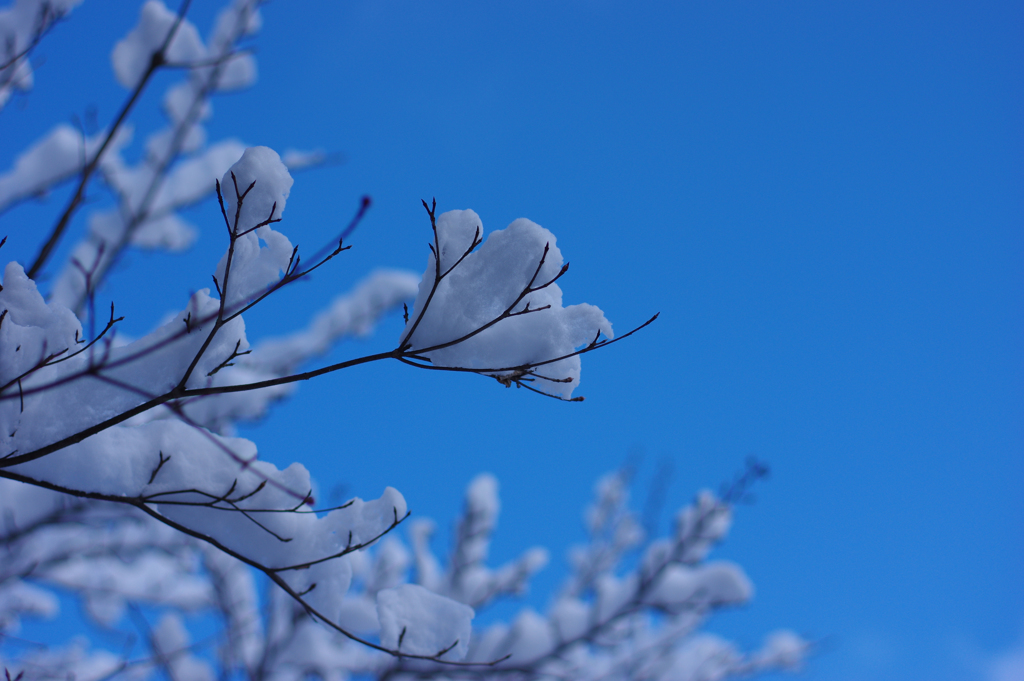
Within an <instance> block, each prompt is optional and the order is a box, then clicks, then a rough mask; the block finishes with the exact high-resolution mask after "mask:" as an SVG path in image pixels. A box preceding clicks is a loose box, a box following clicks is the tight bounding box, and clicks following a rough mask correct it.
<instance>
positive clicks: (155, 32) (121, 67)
mask: <svg viewBox="0 0 1024 681" xmlns="http://www.w3.org/2000/svg"><path fill="white" fill-rule="evenodd" d="M177 21H178V16H177V14H176V13H174V12H172V11H171V10H169V9H167V6H166V5H164V3H162V2H160V0H148V2H146V4H145V5H143V6H142V11H141V13H140V15H139V23H138V24H136V25H135V28H133V29H132V30H131V31H130V32H129V33H128V35H126V36H125V37H124V38H122V39H121V40H120V41H119V42H118V43H117V44H116V45H115V46H114V50H113V52H112V53H111V54H110V61H111V64H112V65H113V67H114V75H115V77H116V78H117V82H118V83H120V84H121V85H122V86H123V87H125V88H128V89H129V90H130V89H132V88H134V87H135V86H136V85H137V84H138V82H139V80H141V79H142V76H143V75H144V74H145V72H146V69H148V68H149V65H150V58H151V57H152V55H153V54H154V53H156V52H157V51H159V50H160V48H161V47H163V45H164V43H165V42H166V41H167V37H168V36H169V35H170V33H171V31H172V30H174V27H175V22H177ZM164 57H165V60H166V61H168V62H170V63H172V64H187V63H190V62H195V61H200V60H202V59H204V58H205V57H206V48H205V47H204V46H203V41H202V39H201V38H200V37H199V31H197V30H196V27H195V26H194V25H192V23H191V22H190V21H189V20H188V19H182V20H181V23H180V24H178V26H177V30H176V32H175V33H174V37H173V38H172V39H171V41H170V44H169V45H168V46H167V49H166V50H165V52H164Z"/></svg>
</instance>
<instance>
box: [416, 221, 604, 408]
mask: <svg viewBox="0 0 1024 681" xmlns="http://www.w3.org/2000/svg"><path fill="white" fill-rule="evenodd" d="M478 233H480V234H482V233H483V226H482V224H481V222H480V220H479V217H478V216H477V214H476V213H474V212H473V211H450V212H448V213H444V214H442V215H440V216H439V217H438V218H437V246H438V248H439V251H440V264H441V267H440V274H441V277H442V278H441V279H440V281H439V282H437V286H436V290H434V285H435V279H436V277H437V268H436V264H435V259H434V255H433V253H432V254H431V255H430V256H429V258H428V261H427V267H426V270H425V271H424V273H423V278H422V280H421V282H420V289H419V295H418V296H417V297H416V302H415V304H414V305H413V312H412V314H411V316H410V319H409V323H408V324H407V325H406V327H405V329H404V331H403V332H402V339H403V340H404V341H405V342H406V343H408V344H410V345H411V351H412V352H414V353H419V354H422V355H424V356H426V357H428V358H429V359H430V360H431V362H432V363H433V364H435V365H438V366H445V367H467V368H473V369H491V370H492V371H490V372H489V373H492V374H493V375H507V374H510V373H512V372H513V371H514V370H515V369H516V368H518V367H522V366H524V365H530V364H536V363H544V364H543V365H542V366H540V367H539V368H538V370H537V373H538V374H539V375H540V376H541V377H542V378H540V379H538V381H537V382H536V384H535V386H536V387H538V389H540V390H543V391H544V392H549V393H552V394H556V395H559V396H561V397H563V398H569V397H571V395H572V392H573V390H574V389H575V388H576V386H577V385H578V384H579V377H580V358H579V357H578V356H574V357H567V358H565V359H560V360H558V361H556V362H549V360H552V359H554V358H558V357H562V356H564V355H568V354H571V353H572V352H573V351H574V350H576V349H578V348H580V347H581V346H584V345H586V344H587V343H589V342H591V341H593V340H595V339H596V337H597V335H598V334H599V333H600V334H604V335H605V336H606V337H608V338H611V337H612V326H611V323H610V322H608V320H607V319H605V317H604V314H603V313H602V312H601V310H600V309H598V308H597V307H594V306H593V305H587V304H579V305H571V306H568V307H563V306H562V291H561V289H560V288H559V286H558V284H556V283H549V282H552V281H553V280H554V278H555V277H556V276H557V275H558V274H559V272H560V270H561V269H562V254H561V251H560V250H559V249H558V246H557V245H556V243H555V237H554V235H553V234H552V233H551V232H549V231H548V230H546V229H544V228H543V227H541V226H540V225H538V224H536V223H534V222H531V221H530V220H527V219H524V218H520V219H518V220H515V221H514V222H513V223H512V224H510V225H509V226H508V227H507V228H506V229H503V230H498V231H495V232H492V233H491V234H490V235H489V236H488V237H487V239H486V240H485V241H484V242H483V244H482V245H481V246H480V248H479V249H477V250H475V251H473V252H469V249H470V246H471V245H472V244H473V239H474V236H475V235H476V234H478ZM463 256H465V258H464V259H463V260H462V261H461V262H459V264H458V265H457V266H456V263H457V262H458V261H459V259H460V258H462V257H463ZM545 284H548V285H547V286H545ZM432 290H433V291H434V292H433V295H432V296H431V291H432ZM524 292H525V295H523V294H524ZM428 298H429V304H428V302H427V301H428ZM527 306H529V310H530V311H529V312H528V313H527V312H525V311H526V309H527ZM545 308H546V309H545ZM509 313H513V316H504V315H508V314H509ZM498 319H500V321H497V323H493V322H495V320H498ZM492 323H493V325H491V324H492ZM488 325H490V326H489V328H486V329H485V330H484V331H482V332H480V333H475V332H477V331H478V330H479V329H481V328H483V327H485V326H488ZM470 334H473V335H472V336H471V337H468V338H466V337H467V336H470ZM463 338H466V339H465V340H462V341H461V342H458V343H455V344H453V345H450V346H448V347H441V346H444V345H445V344H447V343H451V342H452V341H457V340H459V339H463Z"/></svg>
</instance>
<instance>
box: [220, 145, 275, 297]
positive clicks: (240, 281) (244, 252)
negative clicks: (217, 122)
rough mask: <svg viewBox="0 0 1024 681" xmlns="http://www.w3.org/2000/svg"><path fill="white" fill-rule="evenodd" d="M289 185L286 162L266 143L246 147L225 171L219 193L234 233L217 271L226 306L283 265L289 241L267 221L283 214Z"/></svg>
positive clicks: (260, 286) (270, 279) (258, 288)
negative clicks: (261, 243) (229, 247)
mask: <svg viewBox="0 0 1024 681" xmlns="http://www.w3.org/2000/svg"><path fill="white" fill-rule="evenodd" d="M291 187H292V176H291V175H290V174H289V173H288V168H287V167H285V165H284V163H282V162H281V157H280V156H278V155H277V152H276V151H274V150H273V149H270V148H268V147H249V148H248V149H246V150H245V153H244V154H242V158H241V159H240V160H239V161H238V162H237V163H235V164H234V165H233V166H231V168H229V169H228V171H227V172H226V173H224V177H223V178H222V179H221V193H222V195H223V197H224V208H225V211H226V213H227V218H228V222H229V229H230V230H231V231H232V233H233V234H235V235H237V238H236V239H235V242H234V248H233V249H232V250H229V252H227V253H225V254H224V256H223V257H222V258H221V261H220V264H219V265H217V275H216V276H217V280H218V281H219V282H220V283H221V287H222V290H221V293H222V295H223V296H224V300H225V302H226V304H227V305H228V307H229V308H234V307H235V306H237V305H238V304H239V303H242V302H244V301H246V300H248V299H250V298H251V297H253V296H255V295H257V294H259V293H262V292H263V291H264V290H265V289H266V288H267V287H268V286H269V285H270V284H272V283H274V282H276V281H277V280H278V279H279V278H280V276H281V274H282V273H283V272H284V271H285V270H286V269H287V267H288V263H289V261H290V259H291V257H292V244H291V242H290V241H289V240H288V237H286V236H285V235H283V234H281V233H280V232H276V231H274V229H273V228H272V227H271V226H270V224H265V223H267V222H268V221H270V220H280V219H281V214H282V213H283V212H284V208H285V203H286V201H287V198H288V193H289V191H290V190H291ZM257 225H263V226H261V227H259V228H257ZM261 241H262V242H263V243H264V244H265V245H264V246H262V247H261V246H260V242H261ZM229 262H230V267H231V269H230V271H228V270H227V267H228V263H229Z"/></svg>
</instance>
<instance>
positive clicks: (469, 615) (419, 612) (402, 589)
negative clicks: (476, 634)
mask: <svg viewBox="0 0 1024 681" xmlns="http://www.w3.org/2000/svg"><path fill="white" fill-rule="evenodd" d="M474 614H475V613H474V612H473V609H472V608H470V607H468V606H466V605H463V604H462V603H458V602H456V601H453V600H452V599H450V598H445V597H444V596H439V595H437V594H435V593H433V592H431V591H429V590H428V589H425V588H423V587H422V586H419V585H417V584H403V585H402V586H398V587H395V588H394V589H385V590H383V591H381V592H380V593H378V594H377V616H378V618H379V619H380V627H381V628H380V642H381V645H383V646H385V647H386V648H390V649H391V650H400V651H401V652H403V653H406V654H409V655H425V656H428V657H432V656H435V655H437V654H438V653H440V652H441V651H442V650H446V649H448V651H447V652H446V653H445V654H444V655H442V656H441V657H440V659H442V660H461V659H463V658H464V657H465V656H466V652H467V651H468V649H469V638H470V632H471V631H472V620H473V617H474ZM399 639H401V640H399ZM453 644H454V646H453Z"/></svg>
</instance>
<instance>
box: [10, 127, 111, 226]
mask: <svg viewBox="0 0 1024 681" xmlns="http://www.w3.org/2000/svg"><path fill="white" fill-rule="evenodd" d="M103 136H104V134H103V133H100V134H97V135H94V136H92V137H88V138H85V137H83V136H82V134H81V133H80V132H79V131H77V130H75V129H74V128H72V127H71V126H70V125H67V124H64V123H61V124H59V125H57V126H55V127H54V128H53V129H52V130H51V131H50V132H49V133H47V134H46V135H45V136H44V137H43V138H41V139H40V140H38V141H37V142H35V143H34V144H33V145H32V146H30V147H29V148H28V149H26V150H25V151H23V152H22V153H21V154H20V155H19V156H18V158H17V159H16V160H15V162H14V167H13V168H11V169H10V170H9V171H7V172H6V173H4V174H3V175H0V211H2V210H4V209H5V208H8V207H9V206H11V205H12V204H14V203H17V202H19V201H23V200H25V199H28V198H32V197H35V196H42V195H45V194H46V193H47V192H48V191H49V190H50V188H52V187H53V186H54V185H56V184H58V183H60V182H62V181H64V180H66V179H68V178H69V177H71V176H72V175H75V174H76V173H78V172H79V171H80V170H81V169H82V166H83V165H84V164H85V162H86V161H87V159H89V158H90V157H91V156H92V155H93V154H94V153H95V151H96V149H97V148H98V147H99V144H100V142H101V141H102V139H103ZM127 139H130V132H128V131H127V130H126V131H125V132H124V133H122V134H121V138H120V139H118V140H115V141H114V145H115V146H118V145H120V144H123V143H124V142H125V141H126V140H127Z"/></svg>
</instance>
